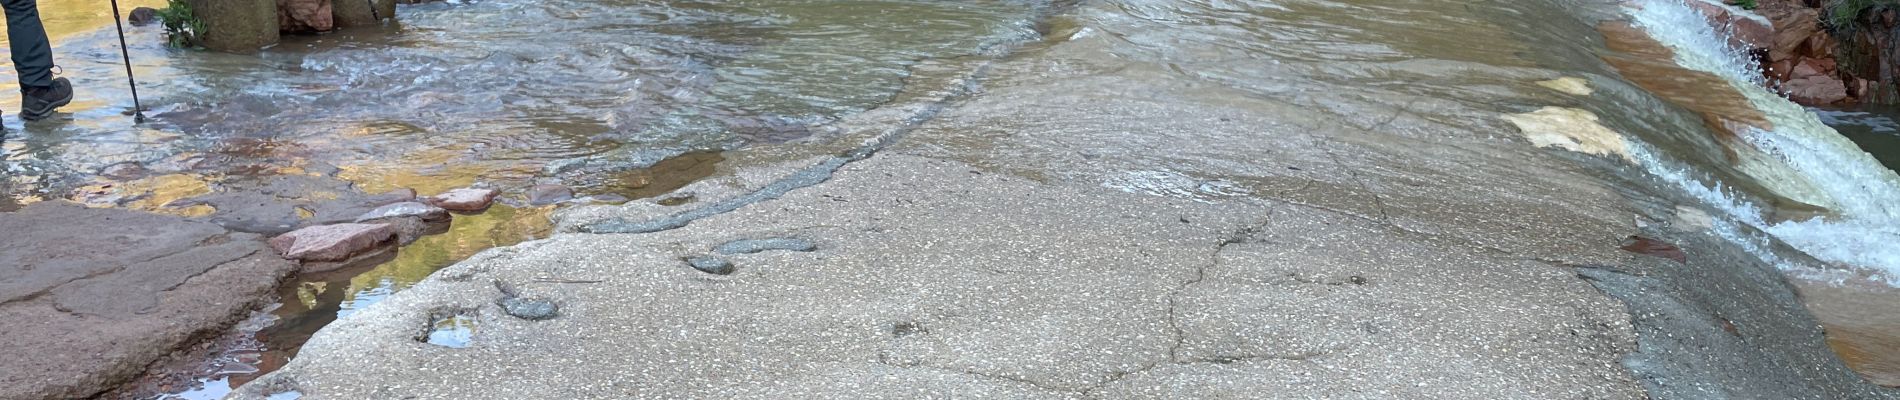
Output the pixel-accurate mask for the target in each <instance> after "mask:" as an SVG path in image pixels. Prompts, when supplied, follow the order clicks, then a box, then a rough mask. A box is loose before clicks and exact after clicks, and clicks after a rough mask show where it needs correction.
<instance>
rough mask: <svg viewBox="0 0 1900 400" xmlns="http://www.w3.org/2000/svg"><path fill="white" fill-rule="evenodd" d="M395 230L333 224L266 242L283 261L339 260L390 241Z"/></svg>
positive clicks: (373, 226) (381, 227)
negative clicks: (280, 255)
mask: <svg viewBox="0 0 1900 400" xmlns="http://www.w3.org/2000/svg"><path fill="white" fill-rule="evenodd" d="M395 236H396V231H395V230H394V229H392V228H390V226H389V225H388V224H336V225H324V226H313V227H309V228H303V229H298V230H295V231H291V232H290V233H286V234H283V235H280V236H277V237H274V238H271V240H270V246H271V248H273V249H276V250H277V253H278V254H282V255H283V257H284V258H285V259H292V260H303V261H343V260H348V259H349V258H350V257H351V256H354V255H357V254H362V253H366V252H368V251H369V250H372V249H375V248H377V247H381V246H383V245H385V244H388V243H390V242H392V240H391V239H393V238H395Z"/></svg>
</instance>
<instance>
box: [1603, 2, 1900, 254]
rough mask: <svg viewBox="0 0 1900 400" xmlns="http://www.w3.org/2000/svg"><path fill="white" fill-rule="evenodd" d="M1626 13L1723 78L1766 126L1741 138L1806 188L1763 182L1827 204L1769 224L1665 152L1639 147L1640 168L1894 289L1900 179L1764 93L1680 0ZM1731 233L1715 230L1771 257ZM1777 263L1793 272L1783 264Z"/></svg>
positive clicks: (1747, 63)
mask: <svg viewBox="0 0 1900 400" xmlns="http://www.w3.org/2000/svg"><path fill="white" fill-rule="evenodd" d="M1628 12H1629V13H1630V15H1631V16H1632V17H1634V22H1635V24H1636V25H1637V26H1639V27H1641V28H1643V29H1644V30H1645V31H1647V32H1648V33H1649V34H1650V35H1651V36H1653V37H1655V39H1656V40H1658V41H1660V42H1662V43H1663V44H1665V45H1667V46H1668V47H1669V48H1671V49H1672V50H1674V51H1675V61H1676V62H1677V63H1678V64H1680V65H1682V66H1684V67H1687V68H1690V69H1694V70H1699V71H1703V72H1708V73H1712V74H1716V75H1718V76H1721V77H1722V78H1724V79H1726V80H1728V81H1729V83H1730V84H1731V85H1733V86H1734V87H1735V89H1736V90H1738V91H1740V92H1741V93H1742V94H1743V95H1745V96H1747V97H1748V100H1749V102H1750V103H1752V104H1753V105H1754V106H1755V108H1757V109H1759V110H1761V111H1762V113H1763V114H1764V115H1766V117H1767V118H1768V120H1769V121H1770V122H1772V123H1773V126H1774V128H1773V129H1765V130H1764V129H1744V130H1743V131H1742V132H1738V134H1739V136H1740V137H1741V139H1742V140H1744V141H1746V142H1747V143H1748V144H1750V145H1752V146H1754V147H1755V148H1756V149H1758V150H1760V151H1762V152H1765V153H1767V154H1769V155H1771V156H1773V158H1774V159H1773V160H1770V161H1772V162H1779V163H1781V164H1784V165H1785V166H1786V167H1788V168H1789V169H1790V170H1792V171H1794V172H1796V174H1797V175H1798V177H1795V178H1796V179H1801V180H1803V181H1804V182H1763V184H1764V185H1765V186H1778V185H1789V186H1801V187H1812V188H1815V189H1818V191H1819V193H1818V195H1819V198H1820V199H1821V200H1823V201H1822V202H1824V203H1825V204H1817V205H1821V206H1823V207H1826V208H1828V210H1829V211H1830V212H1829V213H1825V214H1823V215H1820V216H1813V217H1808V218H1806V219H1799V220H1788V221H1776V220H1773V219H1770V218H1766V217H1764V216H1763V211H1764V210H1763V209H1762V208H1761V207H1760V206H1757V205H1755V204H1752V203H1750V202H1748V201H1745V200H1744V199H1743V198H1742V197H1741V196H1739V195H1738V194H1737V193H1736V192H1734V191H1732V190H1729V189H1725V187H1726V186H1729V185H1724V184H1722V183H1721V182H1712V181H1709V179H1708V178H1707V177H1704V176H1700V174H1697V173H1693V172H1689V171H1685V170H1684V168H1683V167H1682V166H1681V165H1680V164H1678V163H1676V162H1674V161H1671V160H1669V159H1668V158H1667V157H1666V156H1665V155H1661V154H1654V153H1651V152H1649V151H1647V150H1643V149H1641V147H1642V146H1636V147H1638V151H1636V153H1638V155H1637V157H1636V158H1637V159H1638V160H1639V162H1640V163H1641V166H1642V167H1643V168H1645V169H1646V170H1648V171H1650V172H1651V173H1652V174H1655V175H1656V176H1657V177H1659V178H1662V179H1663V180H1666V181H1669V182H1671V183H1674V184H1676V185H1679V186H1680V187H1681V188H1682V189H1683V190H1685V191H1686V192H1688V193H1690V194H1692V195H1694V196H1695V197H1697V198H1700V199H1701V200H1703V201H1706V202H1708V203H1709V205H1711V206H1713V207H1716V208H1719V209H1721V210H1723V211H1725V212H1726V213H1727V214H1728V216H1729V217H1731V218H1733V219H1734V221H1738V222H1740V223H1743V224H1747V225H1749V226H1752V227H1754V228H1756V229H1758V230H1760V231H1762V232H1767V233H1768V234H1771V235H1773V236H1774V237H1775V238H1779V239H1781V240H1782V241H1784V242H1786V243H1788V244H1789V245H1791V246H1793V247H1795V248H1797V249H1800V250H1801V251H1804V252H1806V253H1808V254H1810V255H1813V256H1814V257H1816V258H1819V259H1821V260H1824V261H1828V262H1832V263H1838V264H1842V265H1845V266H1848V267H1859V268H1867V269H1872V271H1870V272H1872V274H1873V275H1875V276H1876V279H1880V280H1883V281H1886V282H1887V283H1889V284H1900V247H1897V246H1895V244H1900V176H1896V175H1895V173H1894V172H1893V171H1891V170H1888V169H1887V168H1885V167H1884V166H1882V165H1881V164H1880V163H1879V162H1878V161H1877V160H1875V159H1874V158H1873V157H1872V156H1870V155H1868V154H1867V153H1866V152H1863V151H1861V149H1860V148H1859V147H1857V146H1856V145H1855V144H1854V143H1852V142H1850V141H1848V140H1847V138H1845V137H1842V136H1841V135H1840V134H1839V133H1837V132H1835V131H1834V129H1833V128H1829V127H1828V126H1827V125H1825V124H1823V123H1822V121H1821V119H1820V117H1819V116H1817V115H1816V114H1815V113H1814V112H1812V111H1810V110H1808V109H1805V108H1803V107H1801V106H1799V105H1796V104H1795V103H1793V102H1790V101H1788V100H1787V99H1785V98H1783V97H1781V96H1780V95H1777V94H1776V93H1774V92H1772V91H1770V90H1768V89H1765V88H1763V86H1762V85H1761V80H1762V78H1761V77H1760V74H1758V73H1756V71H1757V70H1758V66H1757V65H1756V64H1755V63H1754V62H1753V61H1752V59H1750V58H1749V57H1747V56H1746V55H1745V54H1743V52H1742V51H1741V50H1740V49H1737V48H1735V47H1733V46H1731V45H1730V44H1729V43H1730V41H1729V40H1728V39H1727V37H1726V34H1725V33H1721V32H1716V31H1715V30H1714V29H1713V28H1711V27H1710V26H1709V25H1708V24H1706V23H1705V22H1704V21H1705V20H1706V19H1705V18H1704V17H1703V16H1702V15H1701V14H1699V12H1698V11H1696V10H1694V9H1692V8H1690V6H1689V5H1687V4H1685V3H1683V2H1682V0H1650V1H1647V2H1645V3H1642V4H1641V6H1640V7H1631V8H1629V9H1628ZM1737 228H1738V227H1735V226H1732V225H1726V226H1725V224H1717V226H1716V229H1717V230H1718V234H1720V235H1722V236H1724V237H1727V238H1729V239H1731V240H1735V241H1737V242H1738V243H1740V244H1742V245H1743V246H1744V247H1747V248H1750V249H1752V250H1755V253H1756V254H1757V255H1762V256H1765V257H1773V255H1772V254H1769V253H1768V252H1767V251H1765V250H1762V248H1763V246H1764V244H1763V243H1764V238H1759V237H1751V236H1750V234H1748V233H1744V232H1742V231H1741V230H1740V229H1737ZM1769 261H1775V260H1774V259H1773V258H1770V260H1769ZM1777 264H1779V265H1782V266H1783V267H1784V268H1792V266H1791V265H1790V264H1788V263H1777ZM1791 272H1796V273H1813V272H1816V271H1791Z"/></svg>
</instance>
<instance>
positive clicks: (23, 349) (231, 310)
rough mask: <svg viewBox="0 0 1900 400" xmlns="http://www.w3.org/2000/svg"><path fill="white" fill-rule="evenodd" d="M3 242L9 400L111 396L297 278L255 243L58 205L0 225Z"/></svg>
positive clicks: (3, 340) (243, 236)
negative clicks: (113, 387) (108, 393)
mask: <svg viewBox="0 0 1900 400" xmlns="http://www.w3.org/2000/svg"><path fill="white" fill-rule="evenodd" d="M0 232H3V233H0V321H5V322H3V323H0V354H4V355H5V357H4V358H5V360H4V361H0V399H8V400H12V399H45V398H78V397H86V396H90V395H93V394H94V393H97V392H99V391H102V390H104V389H108V388H110V387H111V386H110V385H114V384H117V383H118V382H122V381H124V380H126V379H129V378H131V377H133V376H135V375H136V374H138V373H140V372H142V371H144V369H145V366H146V365H148V364H151V363H152V362H153V361H156V360H158V359H159V358H160V357H163V356H165V355H166V354H168V353H170V352H171V351H172V350H173V349H176V348H178V347H179V346H182V345H185V344H189V342H190V341H191V340H193V339H194V338H197V337H199V336H201V335H207V334H216V333H218V332H221V331H222V330H223V329H224V328H225V327H227V326H229V325H230V324H231V323H233V322H236V321H237V320H239V319H242V318H244V317H245V316H246V315H247V314H248V312H249V311H250V310H251V309H252V308H253V307H254V306H255V305H257V304H258V303H259V302H260V301H261V300H262V299H264V298H265V297H266V296H268V295H269V294H270V293H271V292H272V291H273V290H274V289H275V288H276V287H277V283H278V281H279V280H280V279H281V278H283V277H284V276H286V275H288V274H290V273H291V272H292V271H295V270H296V268H297V265H296V264H295V263H293V262H290V261H285V260H282V259H280V258H278V257H276V254H275V253H273V252H272V251H271V250H270V249H269V248H268V247H266V246H265V245H264V243H263V241H262V240H261V239H260V238H258V237H257V235H254V234H248V233H227V232H226V231H225V229H224V228H221V227H219V226H217V225H214V224H210V223H203V222H190V221H186V220H184V219H181V218H178V217H171V216H163V215H154V214H146V213H140V212H134V211H124V210H113V209H91V208H86V207H83V206H80V205H75V204H67V203H62V202H44V203H36V204H33V205H31V206H28V207H26V208H25V209H22V210H20V211H17V212H13V213H4V214H0ZM24 232H33V234H31V235H24V234H23V235H18V236H14V235H12V234H13V233H24ZM49 249H51V250H49ZM58 249H64V250H58ZM101 249H110V250H112V251H99V250H101Z"/></svg>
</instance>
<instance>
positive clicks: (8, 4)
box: [0, 0, 73, 121]
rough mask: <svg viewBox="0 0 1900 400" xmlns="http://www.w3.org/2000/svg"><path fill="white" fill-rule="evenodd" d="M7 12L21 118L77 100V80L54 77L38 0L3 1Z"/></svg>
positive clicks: (43, 114) (50, 112) (45, 113)
mask: <svg viewBox="0 0 1900 400" xmlns="http://www.w3.org/2000/svg"><path fill="white" fill-rule="evenodd" d="M0 7H4V8H5V9H6V12H7V40H8V41H9V42H12V43H13V46H12V47H13V69H14V70H15V71H18V72H19V74H20V97H21V98H20V118H26V119H27V120H29V121H30V120H37V119H41V118H46V117H47V116H50V115H53V111H55V110H58V109H59V108H60V107H63V106H65V105H66V104H67V103H71V102H72V101H73V83H72V82H70V81H67V80H66V78H54V77H53V45H52V43H49V42H47V40H46V27H45V26H41V25H40V10H39V4H37V2H36V1H35V0H0Z"/></svg>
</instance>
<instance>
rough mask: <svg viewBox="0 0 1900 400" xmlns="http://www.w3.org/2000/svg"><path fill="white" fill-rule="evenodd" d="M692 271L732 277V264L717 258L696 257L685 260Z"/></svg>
mask: <svg viewBox="0 0 1900 400" xmlns="http://www.w3.org/2000/svg"><path fill="white" fill-rule="evenodd" d="M686 263H687V264H690V265H692V266H693V269H697V270H700V271H702V272H705V273H708V274H713V275H732V270H733V268H732V262H729V261H726V260H725V259H721V258H718V257H708V256H697V257H690V258H687V259H686Z"/></svg>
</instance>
